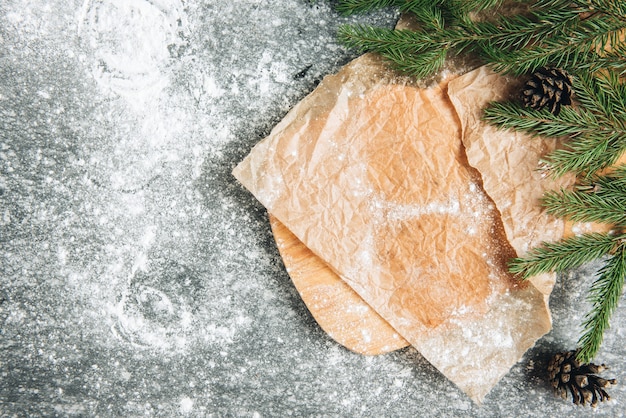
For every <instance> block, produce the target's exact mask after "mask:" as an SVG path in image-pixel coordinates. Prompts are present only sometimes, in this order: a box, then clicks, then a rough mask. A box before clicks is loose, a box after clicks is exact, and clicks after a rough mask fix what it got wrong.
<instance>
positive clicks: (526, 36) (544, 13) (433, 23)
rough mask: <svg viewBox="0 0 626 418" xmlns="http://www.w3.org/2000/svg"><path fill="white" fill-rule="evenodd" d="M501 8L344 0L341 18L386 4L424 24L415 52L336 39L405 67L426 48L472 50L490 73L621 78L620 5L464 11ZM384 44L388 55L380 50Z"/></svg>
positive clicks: (558, 1) (602, 0)
mask: <svg viewBox="0 0 626 418" xmlns="http://www.w3.org/2000/svg"><path fill="white" fill-rule="evenodd" d="M502 3H503V2H502V1H501V0H470V1H469V2H467V1H465V2H461V1H460V0H438V1H427V0H413V1H411V0H407V1H402V0H395V1H393V0H346V1H344V2H342V3H341V4H340V10H342V11H344V12H352V11H364V10H370V9H372V8H376V7H384V6H389V5H394V6H397V7H399V8H400V10H402V11H411V12H413V13H414V14H415V16H416V17H417V19H418V21H419V22H420V23H422V28H421V29H419V30H417V31H416V32H417V33H419V36H416V37H415V38H414V41H413V42H419V43H421V45H419V46H415V45H414V46H412V47H410V46H408V45H406V44H404V42H403V45H400V44H396V43H394V42H393V38H392V37H391V36H389V35H388V34H385V33H381V34H379V35H380V36H381V37H380V38H378V43H376V42H373V41H374V40H375V39H373V38H367V39H359V34H358V32H353V33H349V32H347V31H345V30H344V31H343V32H342V34H341V37H342V39H343V40H344V42H345V43H346V45H348V46H353V45H356V46H357V47H358V49H359V50H360V51H361V52H366V51H371V52H378V53H381V54H382V53H385V52H386V53H388V54H389V55H391V56H395V57H398V59H401V58H399V57H404V59H407V60H411V59H413V58H412V57H411V55H413V54H419V53H422V52H424V51H429V50H431V49H442V48H443V49H455V51H454V52H456V53H460V52H463V51H473V52H477V53H479V54H480V55H481V56H482V57H483V58H484V59H486V60H487V61H488V62H489V63H490V64H491V65H492V67H493V68H494V69H495V70H496V71H498V72H504V73H513V74H516V75H521V74H524V73H527V72H531V71H534V70H536V69H537V68H540V67H545V66H548V65H551V66H557V67H561V68H566V69H568V68H569V69H587V70H589V71H597V70H599V69H602V68H612V69H614V70H615V71H618V72H620V73H626V59H624V58H625V57H626V48H625V47H624V41H623V39H622V38H623V36H624V33H625V32H626V15H624V14H623V13H621V8H623V7H624V6H615V5H614V4H612V3H614V2H611V1H607V0H596V1H595V2H592V3H593V4H590V3H589V2H588V1H583V0H578V1H575V2H573V3H572V2H571V1H565V0H540V1H537V2H535V3H534V4H532V5H531V6H529V7H530V11H529V13H528V14H527V15H515V16H510V17H499V18H498V19H497V20H496V22H493V21H481V22H473V21H472V20H471V19H470V18H469V14H470V12H474V11H477V10H478V11H480V10H485V9H492V8H497V7H499V6H500V5H501V4H502ZM444 17H445V19H448V20H449V21H447V22H446V21H445V19H444ZM405 38H406V37H405ZM383 44H386V45H387V46H388V47H389V48H391V49H394V50H393V51H389V50H385V49H384V47H382V45H383ZM370 46H372V48H370ZM607 47H610V48H607ZM400 52H402V54H400ZM416 62H419V61H416ZM396 64H397V67H399V68H404V67H406V68H414V65H411V64H408V63H407V65H403V64H402V62H401V61H399V62H396ZM432 68H435V69H438V68H439V67H436V66H433V67H432ZM420 73H421V72H420ZM413 74H415V71H413Z"/></svg>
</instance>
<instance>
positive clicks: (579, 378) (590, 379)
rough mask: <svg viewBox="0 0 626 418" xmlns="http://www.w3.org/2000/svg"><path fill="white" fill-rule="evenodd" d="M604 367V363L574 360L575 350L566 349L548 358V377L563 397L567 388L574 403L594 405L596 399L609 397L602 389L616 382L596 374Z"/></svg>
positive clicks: (564, 397) (565, 395)
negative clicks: (597, 363) (582, 362)
mask: <svg viewBox="0 0 626 418" xmlns="http://www.w3.org/2000/svg"><path fill="white" fill-rule="evenodd" d="M606 369H607V367H606V366H605V365H604V364H602V365H600V366H597V365H595V364H592V363H589V364H581V363H580V362H579V361H577V360H576V351H568V352H566V353H559V354H557V355H555V356H554V357H553V358H552V360H550V363H549V364H548V377H549V379H550V383H551V384H552V387H553V388H554V390H555V392H556V393H557V394H558V395H560V396H561V397H562V398H563V399H566V398H567V390H568V389H569V391H570V393H571V394H572V398H573V401H574V403H575V404H576V405H585V404H587V403H590V404H591V406H593V407H595V406H596V405H597V404H598V401H600V402H602V401H605V400H609V399H611V398H610V396H609V394H608V393H606V391H605V390H604V389H605V388H608V387H610V386H611V385H615V384H616V382H617V381H616V380H615V379H603V378H601V377H599V376H597V375H596V374H597V373H601V372H602V371H604V370H606Z"/></svg>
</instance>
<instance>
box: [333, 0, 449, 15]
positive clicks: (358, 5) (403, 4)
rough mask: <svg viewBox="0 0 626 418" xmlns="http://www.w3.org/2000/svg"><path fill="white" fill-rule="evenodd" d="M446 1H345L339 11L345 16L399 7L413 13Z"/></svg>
mask: <svg viewBox="0 0 626 418" xmlns="http://www.w3.org/2000/svg"><path fill="white" fill-rule="evenodd" d="M445 1H446V0H343V1H341V2H339V4H338V5H337V11H338V12H340V13H342V14H344V15H351V14H356V13H364V12H369V11H372V10H376V9H382V8H384V7H398V8H399V9H400V11H402V12H413V11H416V10H420V9H423V8H425V7H434V6H437V5H440V4H441V3H444V2H445Z"/></svg>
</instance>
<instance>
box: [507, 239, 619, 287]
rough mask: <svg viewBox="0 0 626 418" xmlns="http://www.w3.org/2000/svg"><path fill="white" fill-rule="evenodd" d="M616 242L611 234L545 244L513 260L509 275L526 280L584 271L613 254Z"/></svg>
mask: <svg viewBox="0 0 626 418" xmlns="http://www.w3.org/2000/svg"><path fill="white" fill-rule="evenodd" d="M615 242H616V240H615V238H614V237H611V236H609V235H607V234H601V233H593V234H583V235H578V236H575V237H572V238H568V239H565V240H562V241H560V242H544V243H543V244H542V245H541V246H540V247H536V248H534V249H532V250H530V251H529V252H528V253H527V254H526V255H525V256H524V257H518V258H514V259H513V260H511V262H510V264H509V271H510V272H511V273H513V274H515V275H518V276H520V277H522V278H524V279H527V278H529V277H532V276H535V275H537V274H541V273H546V272H560V271H564V270H568V269H573V268H576V267H580V266H582V265H583V264H585V263H588V262H590V261H593V260H595V259H597V258H599V257H602V256H603V255H605V254H608V253H609V252H611V251H612V250H613V249H614V247H615V245H616V244H615Z"/></svg>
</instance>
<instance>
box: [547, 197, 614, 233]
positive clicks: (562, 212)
mask: <svg viewBox="0 0 626 418" xmlns="http://www.w3.org/2000/svg"><path fill="white" fill-rule="evenodd" d="M606 192H607V191H606V190H605V191H604V193H585V192H581V191H568V190H561V192H554V191H551V192H547V193H546V194H545V195H544V197H543V200H542V203H543V206H545V207H546V210H547V211H548V213H550V214H551V215H554V216H558V217H560V218H568V219H571V220H572V221H575V222H602V223H607V224H612V225H626V205H625V202H626V193H623V192H622V193H621V194H620V193H608V196H607V193H606Z"/></svg>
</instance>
